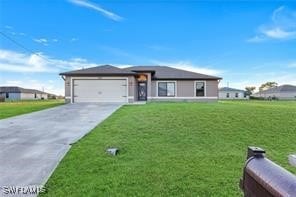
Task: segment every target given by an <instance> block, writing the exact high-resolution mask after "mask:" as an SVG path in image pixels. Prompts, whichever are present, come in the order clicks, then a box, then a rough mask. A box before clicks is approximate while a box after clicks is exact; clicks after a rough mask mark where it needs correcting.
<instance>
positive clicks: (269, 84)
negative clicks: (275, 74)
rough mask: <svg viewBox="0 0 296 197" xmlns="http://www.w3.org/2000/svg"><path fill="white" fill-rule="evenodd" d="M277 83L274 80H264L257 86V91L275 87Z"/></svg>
mask: <svg viewBox="0 0 296 197" xmlns="http://www.w3.org/2000/svg"><path fill="white" fill-rule="evenodd" d="M277 85H278V84H277V83H276V82H266V83H264V84H262V85H261V86H260V87H259V92H261V91H263V90H268V89H269V88H273V87H276V86H277Z"/></svg>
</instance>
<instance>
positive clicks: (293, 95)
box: [252, 92, 296, 100]
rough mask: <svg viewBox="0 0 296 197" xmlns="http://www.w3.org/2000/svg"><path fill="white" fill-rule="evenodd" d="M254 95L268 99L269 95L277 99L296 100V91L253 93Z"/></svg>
mask: <svg viewBox="0 0 296 197" xmlns="http://www.w3.org/2000/svg"><path fill="white" fill-rule="evenodd" d="M252 96H254V97H262V98H265V99H268V98H269V97H271V98H272V97H276V98H277V99H282V100H296V92H281V93H279V92H275V93H268V94H264V93H261V94H260V93H256V94H254V95H252Z"/></svg>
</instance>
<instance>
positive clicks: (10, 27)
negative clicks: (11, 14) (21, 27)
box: [4, 25, 13, 29]
mask: <svg viewBox="0 0 296 197" xmlns="http://www.w3.org/2000/svg"><path fill="white" fill-rule="evenodd" d="M4 28H6V29H13V27H12V26H9V25H5V26H4Z"/></svg>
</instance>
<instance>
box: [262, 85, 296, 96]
mask: <svg viewBox="0 0 296 197" xmlns="http://www.w3.org/2000/svg"><path fill="white" fill-rule="evenodd" d="M276 92H278V93H280V92H296V86H293V85H281V86H277V87H273V88H269V89H267V90H263V91H261V92H260V93H261V94H262V93H263V94H268V93H276Z"/></svg>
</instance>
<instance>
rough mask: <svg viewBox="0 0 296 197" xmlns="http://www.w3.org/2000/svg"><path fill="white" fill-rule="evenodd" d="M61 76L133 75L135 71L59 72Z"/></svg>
mask: <svg viewBox="0 0 296 197" xmlns="http://www.w3.org/2000/svg"><path fill="white" fill-rule="evenodd" d="M59 75H62V76H134V75H136V73H60V74H59Z"/></svg>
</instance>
